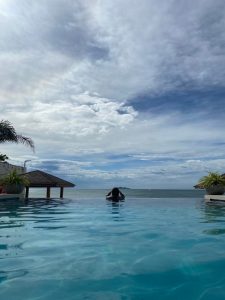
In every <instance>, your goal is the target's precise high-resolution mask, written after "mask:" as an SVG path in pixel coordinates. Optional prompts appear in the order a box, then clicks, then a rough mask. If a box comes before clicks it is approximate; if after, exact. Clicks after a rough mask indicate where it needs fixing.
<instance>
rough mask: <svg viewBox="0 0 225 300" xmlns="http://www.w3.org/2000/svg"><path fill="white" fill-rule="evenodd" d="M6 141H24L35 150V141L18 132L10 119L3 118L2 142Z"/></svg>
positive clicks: (1, 124) (0, 140)
mask: <svg viewBox="0 0 225 300" xmlns="http://www.w3.org/2000/svg"><path fill="white" fill-rule="evenodd" d="M6 142H12V143H22V144H24V145H26V146H28V147H30V148H31V149H32V150H33V151H34V142H33V141H32V139H31V138H29V137H26V136H23V135H21V134H17V132H16V130H15V128H14V127H13V125H12V124H11V123H10V122H9V121H7V120H2V121H0V143H6Z"/></svg>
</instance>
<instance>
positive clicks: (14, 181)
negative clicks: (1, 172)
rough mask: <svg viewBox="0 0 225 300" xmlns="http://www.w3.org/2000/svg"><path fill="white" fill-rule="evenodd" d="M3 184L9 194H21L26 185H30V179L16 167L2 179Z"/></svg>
mask: <svg viewBox="0 0 225 300" xmlns="http://www.w3.org/2000/svg"><path fill="white" fill-rule="evenodd" d="M1 185H2V186H3V187H4V190H5V191H6V193H7V194H20V193H22V192H23V190H24V186H27V185H29V181H28V179H27V178H26V177H25V176H21V175H20V174H18V173H17V171H16V170H15V169H14V170H13V171H11V172H10V173H9V174H7V175H6V176H5V177H3V178H2V179H1Z"/></svg>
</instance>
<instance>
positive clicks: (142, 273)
mask: <svg viewBox="0 0 225 300" xmlns="http://www.w3.org/2000/svg"><path fill="white" fill-rule="evenodd" d="M0 299H7V300H28V299H29V300H34V299H35V300H36V299H41V300H53V299H54V300H58V299H60V300H62V299H63V300H71V299H159V300H160V299H173V300H174V299H183V300H185V299H188V300H190V299H201V300H212V299H213V300H217V299H225V207H223V206H208V205H205V204H204V202H203V200H202V199H201V198H158V199H156V198H135V197H133V198H132V197H131V198H127V199H126V201H125V202H122V203H110V202H107V201H105V200H104V199H103V198H101V197H96V198H91V197H87V198H85V197H83V198H82V197H80V198H79V197H74V199H65V200H63V201H60V200H58V199H53V200H51V201H46V200H41V199H39V200H32V199H31V200H29V201H28V202H27V203H24V202H17V201H6V202H4V203H3V202H1V203H0Z"/></svg>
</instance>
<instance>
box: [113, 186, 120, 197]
mask: <svg viewBox="0 0 225 300" xmlns="http://www.w3.org/2000/svg"><path fill="white" fill-rule="evenodd" d="M119 193H120V190H119V189H118V188H117V187H114V188H113V189H112V196H113V197H118V196H119Z"/></svg>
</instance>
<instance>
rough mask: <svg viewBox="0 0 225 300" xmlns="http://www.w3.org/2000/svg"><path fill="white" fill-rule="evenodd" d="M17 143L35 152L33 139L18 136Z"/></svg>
mask: <svg viewBox="0 0 225 300" xmlns="http://www.w3.org/2000/svg"><path fill="white" fill-rule="evenodd" d="M17 142H19V143H22V144H24V145H26V146H29V147H31V149H32V150H33V151H34V142H33V140H32V139H31V138H29V137H27V136H23V135H21V134H17Z"/></svg>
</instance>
